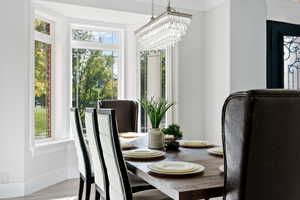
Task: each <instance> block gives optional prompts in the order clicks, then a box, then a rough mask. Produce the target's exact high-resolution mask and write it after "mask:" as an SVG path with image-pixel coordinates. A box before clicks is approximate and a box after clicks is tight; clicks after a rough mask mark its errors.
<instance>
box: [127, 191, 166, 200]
mask: <svg viewBox="0 0 300 200" xmlns="http://www.w3.org/2000/svg"><path fill="white" fill-rule="evenodd" d="M133 199H134V200H154V199H155V200H172V199H171V198H170V197H168V196H166V195H164V194H163V193H162V192H160V191H159V190H146V191H143V192H137V193H134V194H133Z"/></svg>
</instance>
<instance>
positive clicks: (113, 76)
mask: <svg viewBox="0 0 300 200" xmlns="http://www.w3.org/2000/svg"><path fill="white" fill-rule="evenodd" d="M118 59H119V57H118V54H117V53H116V52H114V51H100V50H91V49H72V66H73V69H72V73H73V83H72V106H73V107H78V108H79V110H80V113H81V116H82V117H83V112H84V109H85V108H86V107H96V105H97V101H98V100H102V99H117V98H118ZM83 122H84V120H83Z"/></svg>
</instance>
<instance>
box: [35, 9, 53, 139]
mask: <svg viewBox="0 0 300 200" xmlns="http://www.w3.org/2000/svg"><path fill="white" fill-rule="evenodd" d="M35 19H40V20H42V21H45V22H47V23H49V24H50V35H47V34H43V33H41V32H38V31H36V30H35ZM32 30H33V40H32V42H33V50H32V57H33V58H32V62H33V64H32V65H33V69H32V76H33V92H32V96H33V97H32V99H33V100H32V101H33V105H32V114H31V115H32V130H31V132H32V133H33V136H32V137H33V141H34V143H35V144H40V143H44V142H49V141H53V140H55V138H56V134H55V115H53V113H54V112H53V111H54V108H55V101H54V99H55V98H54V94H55V86H54V83H55V78H54V75H55V56H56V55H55V20H54V19H53V18H51V17H48V16H47V15H46V14H43V13H41V12H39V11H35V12H34V14H33V16H32ZM35 41H39V42H42V43H45V44H48V45H51V70H50V79H51V83H50V88H51V89H50V101H51V102H50V105H51V107H50V117H51V118H50V123H51V124H50V127H51V129H50V133H49V134H50V136H49V137H45V138H41V139H37V138H36V137H35V75H34V74H35V58H34V57H35Z"/></svg>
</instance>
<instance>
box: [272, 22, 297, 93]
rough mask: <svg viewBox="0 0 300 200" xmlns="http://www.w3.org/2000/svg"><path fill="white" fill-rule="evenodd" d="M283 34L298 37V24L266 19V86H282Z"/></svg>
mask: <svg viewBox="0 0 300 200" xmlns="http://www.w3.org/2000/svg"><path fill="white" fill-rule="evenodd" d="M285 35H289V36H298V37H300V25H297V24H290V23H284V22H278V21H271V20H267V88H284V56H283V55H284V52H283V42H284V41H283V36H285Z"/></svg>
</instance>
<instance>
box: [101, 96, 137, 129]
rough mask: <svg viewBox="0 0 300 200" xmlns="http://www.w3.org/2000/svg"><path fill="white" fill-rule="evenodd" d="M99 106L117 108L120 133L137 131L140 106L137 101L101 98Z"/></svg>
mask: <svg viewBox="0 0 300 200" xmlns="http://www.w3.org/2000/svg"><path fill="white" fill-rule="evenodd" d="M98 107H99V108H109V109H114V110H115V112H116V117H117V123H118V131H119V133H124V132H137V129H138V112H139V106H138V103H137V102H136V101H131V100H101V101H99V102H98Z"/></svg>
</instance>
